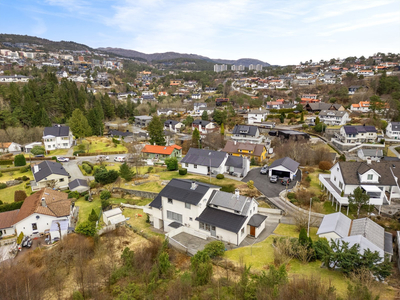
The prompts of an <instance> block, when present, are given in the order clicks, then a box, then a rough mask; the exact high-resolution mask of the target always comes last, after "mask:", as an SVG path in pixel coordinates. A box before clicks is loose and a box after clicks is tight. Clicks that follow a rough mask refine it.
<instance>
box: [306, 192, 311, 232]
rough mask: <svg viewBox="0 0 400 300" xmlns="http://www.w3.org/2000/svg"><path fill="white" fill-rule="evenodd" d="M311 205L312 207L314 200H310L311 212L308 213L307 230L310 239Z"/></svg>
mask: <svg viewBox="0 0 400 300" xmlns="http://www.w3.org/2000/svg"><path fill="white" fill-rule="evenodd" d="M311 205H312V198H310V211H309V212H308V228H307V236H308V237H310V222H311Z"/></svg>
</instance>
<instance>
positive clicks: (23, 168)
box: [19, 167, 28, 173]
mask: <svg viewBox="0 0 400 300" xmlns="http://www.w3.org/2000/svg"><path fill="white" fill-rule="evenodd" d="M19 171H20V172H21V173H26V172H28V168H27V167H22V168H21V169H19Z"/></svg>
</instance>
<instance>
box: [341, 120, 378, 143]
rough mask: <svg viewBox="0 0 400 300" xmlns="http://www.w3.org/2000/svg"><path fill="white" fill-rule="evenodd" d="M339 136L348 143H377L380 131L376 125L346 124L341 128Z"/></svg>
mask: <svg viewBox="0 0 400 300" xmlns="http://www.w3.org/2000/svg"><path fill="white" fill-rule="evenodd" d="M338 138H339V139H340V140H341V141H342V142H344V143H347V144H355V143H375V142H376V140H377V138H378V132H377V130H376V128H375V126H365V125H358V126H349V125H345V126H342V127H341V128H340V130H339V136H338Z"/></svg>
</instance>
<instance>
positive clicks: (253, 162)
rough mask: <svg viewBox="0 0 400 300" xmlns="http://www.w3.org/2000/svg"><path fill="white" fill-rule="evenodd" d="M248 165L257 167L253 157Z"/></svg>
mask: <svg viewBox="0 0 400 300" xmlns="http://www.w3.org/2000/svg"><path fill="white" fill-rule="evenodd" d="M250 165H252V166H256V165H257V161H256V159H255V158H254V157H252V158H251V159H250Z"/></svg>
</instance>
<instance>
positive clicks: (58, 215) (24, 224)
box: [14, 188, 74, 235]
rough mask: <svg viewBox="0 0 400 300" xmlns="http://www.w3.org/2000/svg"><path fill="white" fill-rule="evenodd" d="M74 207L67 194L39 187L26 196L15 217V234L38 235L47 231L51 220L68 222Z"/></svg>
mask: <svg viewBox="0 0 400 300" xmlns="http://www.w3.org/2000/svg"><path fill="white" fill-rule="evenodd" d="M73 211H74V208H73V207H71V199H68V194H67V193H63V192H58V191H55V190H52V189H47V188H44V189H41V190H40V191H38V192H37V193H35V194H33V195H31V196H29V197H27V198H26V199H25V200H24V203H23V204H22V206H21V209H20V210H19V213H18V215H17V217H16V219H15V221H14V222H15V224H14V228H15V230H16V232H17V235H18V234H19V233H20V232H23V233H24V235H39V234H44V233H45V232H46V231H49V230H50V228H51V224H52V222H53V221H61V220H67V221H68V223H69V224H70V222H71V216H72V214H73Z"/></svg>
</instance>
